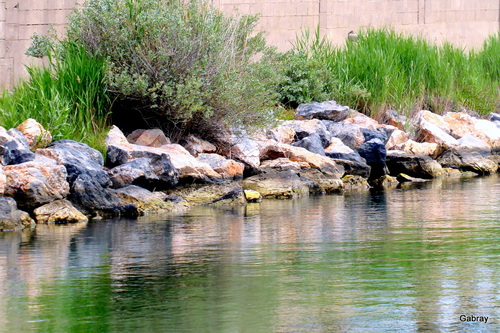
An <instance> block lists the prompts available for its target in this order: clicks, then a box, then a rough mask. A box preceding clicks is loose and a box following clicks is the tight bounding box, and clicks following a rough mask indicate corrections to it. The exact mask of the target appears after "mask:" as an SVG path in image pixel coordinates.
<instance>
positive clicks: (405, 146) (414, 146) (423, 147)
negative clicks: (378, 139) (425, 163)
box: [393, 139, 444, 158]
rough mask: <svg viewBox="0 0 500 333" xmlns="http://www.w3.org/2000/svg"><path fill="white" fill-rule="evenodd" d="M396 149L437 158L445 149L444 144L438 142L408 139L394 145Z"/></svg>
mask: <svg viewBox="0 0 500 333" xmlns="http://www.w3.org/2000/svg"><path fill="white" fill-rule="evenodd" d="M393 149H394V150H401V151H403V152H405V153H408V154H413V155H426V156H430V157H432V158H436V157H438V156H439V155H441V153H442V152H443V151H444V150H443V147H442V146H439V145H438V144H437V143H434V142H433V143H431V142H416V141H413V140H411V139H410V140H408V141H406V142H404V143H402V144H400V145H397V146H395V147H393Z"/></svg>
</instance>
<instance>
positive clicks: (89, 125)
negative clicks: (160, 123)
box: [0, 38, 110, 151]
mask: <svg viewBox="0 0 500 333" xmlns="http://www.w3.org/2000/svg"><path fill="white" fill-rule="evenodd" d="M37 40H39V39H37V38H35V41H37ZM51 43H52V44H51V45H49V44H45V45H43V46H42V45H37V43H35V44H34V47H33V48H31V49H30V50H29V51H30V52H33V54H37V55H38V56H45V55H47V56H48V57H49V65H48V66H46V67H32V68H28V74H29V77H28V78H27V79H26V80H25V81H21V82H20V83H19V84H18V85H17V86H16V87H14V89H13V90H12V91H7V90H6V91H4V92H3V93H2V98H1V99H0V113H1V117H0V125H1V126H3V127H5V128H12V127H16V126H17V125H19V124H20V123H21V122H23V121H24V120H26V119H27V118H34V119H36V120H37V121H38V122H40V123H41V124H42V125H43V126H44V127H45V128H46V129H48V130H49V131H50V132H51V133H52V136H53V137H54V139H55V140H58V139H73V140H77V141H82V142H85V143H88V144H90V145H92V146H94V147H96V148H98V149H100V150H101V151H103V150H104V149H105V148H104V143H103V141H102V138H103V132H105V130H106V121H107V110H108V109H109V104H110V103H109V102H110V101H109V99H108V96H107V81H106V63H105V61H104V59H102V58H98V57H92V56H89V55H88V54H87V52H86V50H85V49H83V48H82V47H81V46H78V45H76V44H74V43H70V42H55V41H53V40H52V42H51ZM40 50H44V52H45V53H41V52H39V51H40Z"/></svg>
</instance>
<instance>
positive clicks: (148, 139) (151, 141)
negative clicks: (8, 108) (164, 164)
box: [127, 128, 170, 147]
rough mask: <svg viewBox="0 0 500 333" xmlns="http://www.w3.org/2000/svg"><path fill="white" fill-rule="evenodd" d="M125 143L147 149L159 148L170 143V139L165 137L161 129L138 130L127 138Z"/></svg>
mask: <svg viewBox="0 0 500 333" xmlns="http://www.w3.org/2000/svg"><path fill="white" fill-rule="evenodd" d="M127 141H128V142H130V143H132V144H135V145H139V146H148V147H161V146H163V145H167V144H169V143H170V139H169V138H167V137H166V136H165V133H163V131H162V130H161V129H158V128H154V129H138V130H135V131H133V132H132V133H130V134H129V135H128V136H127Z"/></svg>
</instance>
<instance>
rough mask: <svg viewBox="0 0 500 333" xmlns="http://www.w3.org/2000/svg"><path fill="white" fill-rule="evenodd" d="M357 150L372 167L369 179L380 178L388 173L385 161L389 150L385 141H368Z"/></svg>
mask: <svg viewBox="0 0 500 333" xmlns="http://www.w3.org/2000/svg"><path fill="white" fill-rule="evenodd" d="M357 152H358V153H359V155H361V157H363V158H364V159H365V160H366V164H368V165H369V166H370V167H371V172H370V177H369V178H368V180H374V179H378V178H380V177H382V176H384V175H386V174H387V173H388V172H387V166H386V163H385V160H386V156H387V150H386V148H385V144H384V142H383V141H381V140H380V139H372V140H370V141H367V142H365V143H363V144H362V145H361V146H359V148H358V149H357Z"/></svg>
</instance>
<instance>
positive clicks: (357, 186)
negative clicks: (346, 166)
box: [342, 175, 370, 191]
mask: <svg viewBox="0 0 500 333" xmlns="http://www.w3.org/2000/svg"><path fill="white" fill-rule="evenodd" d="M342 183H343V184H344V190H346V191H353V190H367V189H369V188H370V184H368V180H366V178H363V177H361V176H356V175H347V176H344V177H342Z"/></svg>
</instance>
